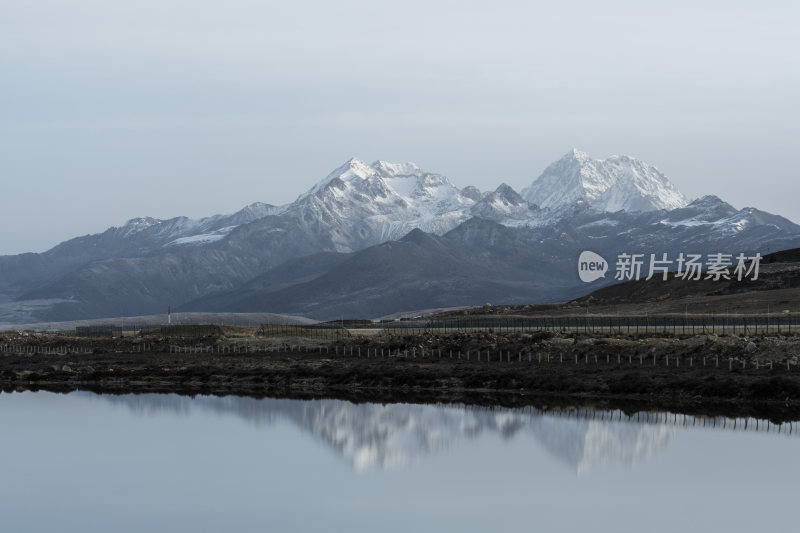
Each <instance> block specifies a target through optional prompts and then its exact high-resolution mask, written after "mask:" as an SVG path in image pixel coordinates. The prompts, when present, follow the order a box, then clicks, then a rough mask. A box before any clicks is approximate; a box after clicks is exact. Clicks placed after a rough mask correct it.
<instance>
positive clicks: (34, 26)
mask: <svg viewBox="0 0 800 533" xmlns="http://www.w3.org/2000/svg"><path fill="white" fill-rule="evenodd" d="M798 6H800V3H797V2H767V3H763V2H762V3H755V2H750V1H748V2H736V1H724V2H698V1H697V0H693V1H690V2H682V1H672V2H658V3H656V2H642V1H641V0H639V1H631V2H596V1H581V2H567V1H561V2H533V1H519V2H512V1H507V2H504V1H494V2H471V1H467V0H458V1H438V2H437V1H433V0H425V1H415V0H404V1H402V2H376V1H374V0H373V1H347V0H337V1H336V2H332V1H301V0H294V1H291V2H271V1H269V0H226V1H224V2H223V1H209V0H136V1H135V2H122V1H110V0H69V1H64V0H2V1H0V81H1V82H2V83H0V180H2V181H1V183H2V191H0V227H1V228H2V231H0V254H10V253H20V252H24V251H43V250H45V249H47V248H49V247H51V246H53V245H55V244H57V243H58V242H60V241H63V240H65V239H68V238H70V237H74V236H78V235H83V234H87V233H96V232H100V231H103V230H104V229H106V228H107V227H109V226H113V225H121V224H123V223H124V222H125V221H126V220H127V219H129V218H133V217H136V216H155V217H159V218H169V217H173V216H178V215H186V216H190V217H193V218H195V217H201V216H206V215H211V214H214V213H228V212H233V211H235V210H237V209H239V208H241V207H243V206H244V205H246V204H249V203H251V202H254V201H263V202H268V203H273V204H280V203H285V202H289V201H291V200H293V199H294V198H295V197H296V196H297V195H298V194H300V193H301V192H303V191H304V190H306V189H308V188H309V187H310V186H312V185H313V184H314V183H315V182H317V181H319V180H320V179H322V178H323V177H325V176H326V175H327V174H328V173H329V172H330V171H331V170H333V169H334V168H335V167H337V166H339V165H340V164H341V163H343V162H344V161H345V160H347V159H348V158H349V157H351V156H356V157H358V158H360V159H363V160H366V161H368V162H370V161H373V160H375V159H385V160H389V161H398V162H402V161H414V162H416V163H417V164H419V165H420V166H422V167H423V168H425V169H427V170H430V171H435V172H439V173H442V174H445V175H447V176H448V177H450V179H451V180H452V181H453V182H454V183H455V184H456V185H459V186H465V185H475V186H477V187H479V188H481V189H490V188H491V189H494V188H495V187H496V186H497V185H498V184H499V183H500V182H503V181H505V182H506V183H508V184H510V185H512V186H513V187H514V188H516V189H517V190H519V189H521V188H523V187H524V186H527V185H528V184H529V183H530V182H531V181H532V180H533V179H534V178H535V177H537V176H538V175H539V174H540V173H541V171H542V170H543V169H544V167H545V166H547V165H548V164H549V163H550V162H552V161H554V160H555V159H558V158H559V157H561V156H562V155H563V154H564V153H566V152H567V151H568V150H569V149H571V148H572V147H577V148H580V149H582V150H584V151H586V152H588V153H589V155H591V156H593V157H596V158H603V157H606V156H608V155H611V154H629V155H632V156H635V157H638V158H641V159H643V160H645V161H647V162H649V163H651V164H654V165H656V166H657V167H658V168H659V169H660V170H661V171H662V172H664V173H666V175H667V176H668V177H669V178H670V179H671V180H672V181H673V182H674V183H675V184H676V185H677V186H678V187H679V188H680V189H681V190H682V191H683V192H684V193H685V194H686V195H688V196H690V197H697V196H701V195H704V194H712V193H713V194H717V195H718V196H721V197H722V198H723V199H725V200H727V201H728V202H730V203H732V204H733V205H734V206H736V207H745V206H756V207H759V208H761V209H764V210H767V211H770V212H774V213H778V214H781V215H784V216H786V217H788V218H790V219H792V220H793V221H795V222H800V202H798V197H800V183H799V182H798V178H800V176H798V167H799V165H798V161H797V155H796V154H797V151H798V140H800V98H798V94H800V65H799V63H800V60H799V59H798V56H799V54H798V50H800V32H798V30H797V22H798V20H800V7H798Z"/></svg>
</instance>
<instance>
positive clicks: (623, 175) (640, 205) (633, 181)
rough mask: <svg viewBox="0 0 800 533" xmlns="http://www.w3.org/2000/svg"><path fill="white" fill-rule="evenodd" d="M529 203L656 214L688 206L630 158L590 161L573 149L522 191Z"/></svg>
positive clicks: (663, 179)
mask: <svg viewBox="0 0 800 533" xmlns="http://www.w3.org/2000/svg"><path fill="white" fill-rule="evenodd" d="M522 196H523V197H524V198H525V199H526V200H527V201H528V202H530V203H532V204H537V205H539V206H541V207H543V208H551V209H558V208H561V207H564V206H567V205H572V204H575V203H576V202H579V201H584V202H586V203H587V204H588V205H589V206H591V207H592V208H593V209H595V210H597V211H603V212H616V211H655V210H659V209H676V208H679V207H684V206H686V205H687V203H688V202H687V199H686V198H685V197H684V196H683V194H681V192H680V191H679V190H678V189H677V188H676V187H675V185H673V184H672V183H671V182H670V181H669V180H668V179H667V177H666V176H664V174H662V173H661V172H659V171H658V169H657V168H656V167H654V166H652V165H648V164H647V163H644V162H643V161H640V160H638V159H635V158H633V157H630V156H616V155H615V156H610V157H609V158H607V159H592V158H591V157H590V156H589V155H587V154H586V153H584V152H581V151H580V150H578V149H576V148H573V149H572V150H571V151H570V152H568V153H567V154H566V155H565V156H564V157H562V158H561V159H559V160H558V161H556V162H555V163H553V164H551V165H550V166H548V167H547V168H546V169H545V170H544V172H543V173H542V174H541V175H540V176H539V177H538V178H537V179H536V180H534V182H533V183H532V184H531V185H530V187H527V188H526V189H524V190H523V191H522Z"/></svg>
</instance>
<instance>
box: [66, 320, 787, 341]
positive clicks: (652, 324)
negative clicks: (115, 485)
mask: <svg viewBox="0 0 800 533" xmlns="http://www.w3.org/2000/svg"><path fill="white" fill-rule="evenodd" d="M238 327H241V326H238ZM251 330H252V331H254V334H255V335H256V336H260V337H304V338H311V339H319V340H328V341H337V340H343V339H347V338H349V337H352V336H353V335H357V334H359V333H361V334H364V333H368V332H373V333H374V332H383V333H386V334H394V335H419V334H426V333H433V334H449V333H470V332H481V331H489V332H494V333H502V332H508V333H513V332H523V333H533V332H543V331H550V332H555V331H565V332H583V333H593V334H594V333H608V334H662V335H700V334H733V335H756V334H782V333H800V314H796V313H793V314H785V313H780V314H770V315H767V314H759V315H721V314H718V315H691V314H689V315H643V316H632V315H618V316H609V315H573V316H535V317H526V316H471V317H453V318H429V319H416V320H399V321H391V322H371V321H368V320H361V321H335V322H320V323H316V324H303V325H287V324H279V323H266V324H260V325H258V326H251ZM50 333H59V334H62V335H74V336H76V337H107V338H108V337H119V336H122V335H130V334H139V335H143V336H145V335H161V336H164V337H204V336H219V335H224V334H226V330H225V326H220V325H217V324H203V323H198V324H172V325H152V324H148V325H140V324H135V323H126V324H124V326H122V325H117V324H98V325H93V326H79V327H76V328H75V329H74V330H69V331H60V332H50Z"/></svg>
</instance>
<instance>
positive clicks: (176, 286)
mask: <svg viewBox="0 0 800 533" xmlns="http://www.w3.org/2000/svg"><path fill="white" fill-rule="evenodd" d="M797 246H800V226H798V225H796V224H794V223H792V222H790V221H789V220H787V219H785V218H783V217H780V216H777V215H772V214H769V213H766V212H763V211H759V210H757V209H755V208H746V209H741V210H737V209H735V208H733V207H732V206H730V205H728V204H727V203H725V202H724V201H722V200H721V199H719V198H717V197H715V196H706V197H703V198H701V199H698V200H695V201H693V202H691V203H690V202H689V201H688V200H687V199H686V198H685V197H684V196H683V195H682V194H681V193H680V191H678V190H677V189H676V188H675V186H674V185H673V184H672V183H671V182H669V180H667V178H666V177H665V176H664V175H663V174H662V173H661V172H659V171H658V170H657V169H656V168H655V167H653V166H651V165H648V164H646V163H644V162H642V161H639V160H636V159H633V158H630V157H627V156H620V157H617V156H613V157H610V158H608V159H605V160H593V159H591V158H590V157H589V156H587V155H586V154H584V153H582V152H579V151H577V150H572V151H570V152H569V153H567V154H566V155H565V156H564V157H563V158H561V159H560V160H559V161H557V162H555V163H553V164H552V165H550V166H549V167H548V168H547V169H545V171H544V172H543V173H542V175H541V176H540V177H539V178H538V179H537V180H535V181H534V182H533V183H532V184H531V186H529V187H527V188H526V189H524V190H523V191H522V193H521V194H520V193H517V192H516V191H514V190H513V189H512V188H511V187H509V186H508V185H505V184H501V185H500V186H498V187H497V189H496V190H494V191H489V192H481V191H479V190H478V189H476V188H474V187H469V186H468V187H464V188H458V187H456V186H455V185H453V184H452V183H451V182H450V181H449V180H448V178H446V177H445V176H442V175H439V174H435V173H430V172H427V171H424V170H422V169H420V168H419V167H417V166H416V165H414V164H412V163H405V164H394V163H387V162H384V161H377V162H375V163H373V164H371V165H368V164H366V163H364V162H361V161H359V160H357V159H351V160H349V161H347V162H346V163H345V164H344V165H342V166H341V167H339V168H337V169H336V170H334V171H333V172H332V173H331V174H330V175H328V176H327V177H326V178H325V179H323V180H322V181H320V182H319V183H318V184H317V185H315V186H314V187H312V188H311V189H310V190H308V191H307V192H305V193H304V194H301V195H300V196H299V197H298V198H297V200H295V201H294V202H292V203H290V204H287V205H282V206H273V205H269V204H263V203H254V204H251V205H250V206H247V207H245V208H244V209H242V210H240V211H238V212H236V213H234V214H232V215H215V216H212V217H208V218H205V219H201V220H189V219H187V218H184V217H178V218H174V219H170V220H157V219H152V218H138V219H134V220H131V221H129V222H128V223H126V224H125V225H124V226H122V227H119V228H110V229H108V230H106V231H105V232H103V233H99V234H95V235H88V236H84V237H78V238H76V239H72V240H69V241H66V242H64V243H62V244H60V245H58V246H56V247H54V248H52V249H51V250H48V251H47V252H44V253H42V254H21V255H16V256H4V257H0V323H2V322H6V323H14V322H16V323H20V322H33V321H36V320H42V321H54V320H68V319H69V320H73V319H80V318H93V317H103V316H120V315H135V314H148V313H158V312H163V311H164V310H165V309H166V307H167V305H172V306H173V308H178V309H185V310H202V311H269V312H276V313H295V314H302V315H305V316H308V317H311V318H316V319H331V318H340V317H342V316H350V317H374V316H380V315H383V314H388V313H392V312H396V311H402V310H411V309H422V308H430V307H440V306H450V305H480V304H483V303H486V302H491V303H493V304H501V303H540V302H545V301H554V300H563V299H566V298H572V297H575V296H579V295H580V294H583V293H585V292H588V291H589V290H592V289H594V288H596V287H597V286H598V285H600V284H602V283H608V282H610V281H611V280H605V281H600V282H598V283H597V284H593V285H590V286H587V285H584V284H582V283H581V282H580V281H579V280H578V277H577V274H576V271H575V261H576V260H577V256H578V254H579V253H580V252H581V251H582V250H584V249H591V250H594V251H596V252H598V253H601V254H603V255H605V256H606V257H608V258H610V257H615V256H616V255H617V254H618V253H620V252H628V253H631V252H637V253H647V254H649V253H664V252H666V253H677V252H679V251H683V252H696V253H711V252H726V253H740V252H744V253H753V252H756V251H760V252H762V253H763V252H766V251H768V250H772V251H775V250H778V249H783V248H792V247H797Z"/></svg>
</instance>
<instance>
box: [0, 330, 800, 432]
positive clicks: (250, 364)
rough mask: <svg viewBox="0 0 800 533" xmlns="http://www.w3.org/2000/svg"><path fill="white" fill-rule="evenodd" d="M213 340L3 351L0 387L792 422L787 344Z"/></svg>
mask: <svg viewBox="0 0 800 533" xmlns="http://www.w3.org/2000/svg"><path fill="white" fill-rule="evenodd" d="M39 340H41V339H39ZM183 340H185V341H186V339H183ZM170 341H176V339H171V340H170ZM219 341H220V339H214V338H207V339H192V340H191V345H192V346H194V347H195V349H197V350H198V351H197V352H195V353H169V352H165V351H163V350H161V349H155V350H153V351H141V352H139V351H136V352H134V351H130V350H124V348H125V347H126V346H129V345H130V344H129V340H122V341H120V342H121V344H119V343H117V344H115V342H114V341H111V340H109V341H108V343H109V344H108V345H107V346H106V349H105V350H95V351H94V353H61V354H58V353H28V354H17V353H3V354H0V388H2V389H3V390H6V391H9V390H19V389H47V390H54V391H67V390H74V389H86V390H94V391H99V392H112V393H127V392H176V393H184V394H195V393H210V394H238V395H254V396H263V395H271V396H298V395H300V396H327V397H330V396H335V397H344V398H352V399H365V398H366V399H373V400H380V401H398V400H403V399H407V398H409V397H410V396H415V397H418V398H419V397H426V398H438V399H444V398H451V399H452V398H458V397H464V396H465V395H472V396H475V395H478V396H480V397H482V398H493V400H492V402H494V403H500V404H509V403H511V404H515V403H517V402H523V403H524V402H525V401H526V400H525V399H526V398H534V397H535V398H538V401H541V399H542V398H550V399H551V400H552V401H555V400H558V401H559V402H561V403H563V402H565V401H577V400H579V399H580V400H581V401H586V400H587V399H591V400H592V401H615V402H622V401H636V402H648V403H649V404H657V405H660V406H662V407H665V408H672V409H680V410H682V411H686V412H689V411H693V412H695V413H702V412H703V409H704V408H702V406H703V405H706V406H708V405H712V404H714V405H716V404H723V405H727V406H728V408H729V409H734V410H736V411H737V412H738V413H741V412H742V411H748V410H752V409H759V410H761V415H762V416H763V415H764V414H765V413H764V411H765V410H766V411H768V412H778V411H780V412H782V413H784V414H782V415H781V416H782V417H784V418H785V417H790V416H794V414H792V413H800V357H799V356H800V337H798V336H771V337H766V336H759V337H751V338H744V337H740V336H705V335H704V336H693V337H686V338H677V337H671V336H663V337H661V336H649V337H636V336H630V335H620V336H608V335H606V336H604V335H578V334H554V333H549V332H545V333H540V334H509V335H498V334H494V333H488V332H484V333H469V334H465V333H462V334H452V335H432V334H426V335H418V336H375V337H354V338H351V339H345V340H340V341H337V342H335V343H333V344H331V345H329V346H327V349H326V348H321V347H320V346H318V345H315V344H311V345H309V350H310V351H305V347H303V346H301V347H300V349H298V348H297V347H294V346H293V347H291V348H288V347H284V348H281V349H273V350H272V351H266V352H258V353H249V352H248V353H230V352H225V353H217V352H216V351H213V350H215V346H216V349H219V345H218V344H216V345H215V343H218V342H219ZM173 344H178V343H177V342H173ZM184 344H186V343H184ZM145 345H147V346H154V347H156V348H158V347H159V346H162V345H163V343H145ZM119 348H123V349H119ZM314 348H315V349H316V351H314ZM250 349H252V346H251V348H250ZM351 354H352V355H351ZM451 354H452V356H451ZM468 357H469V358H468ZM670 406H672V407H670ZM731 406H735V408H734V407H731ZM786 413H789V414H786Z"/></svg>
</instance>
